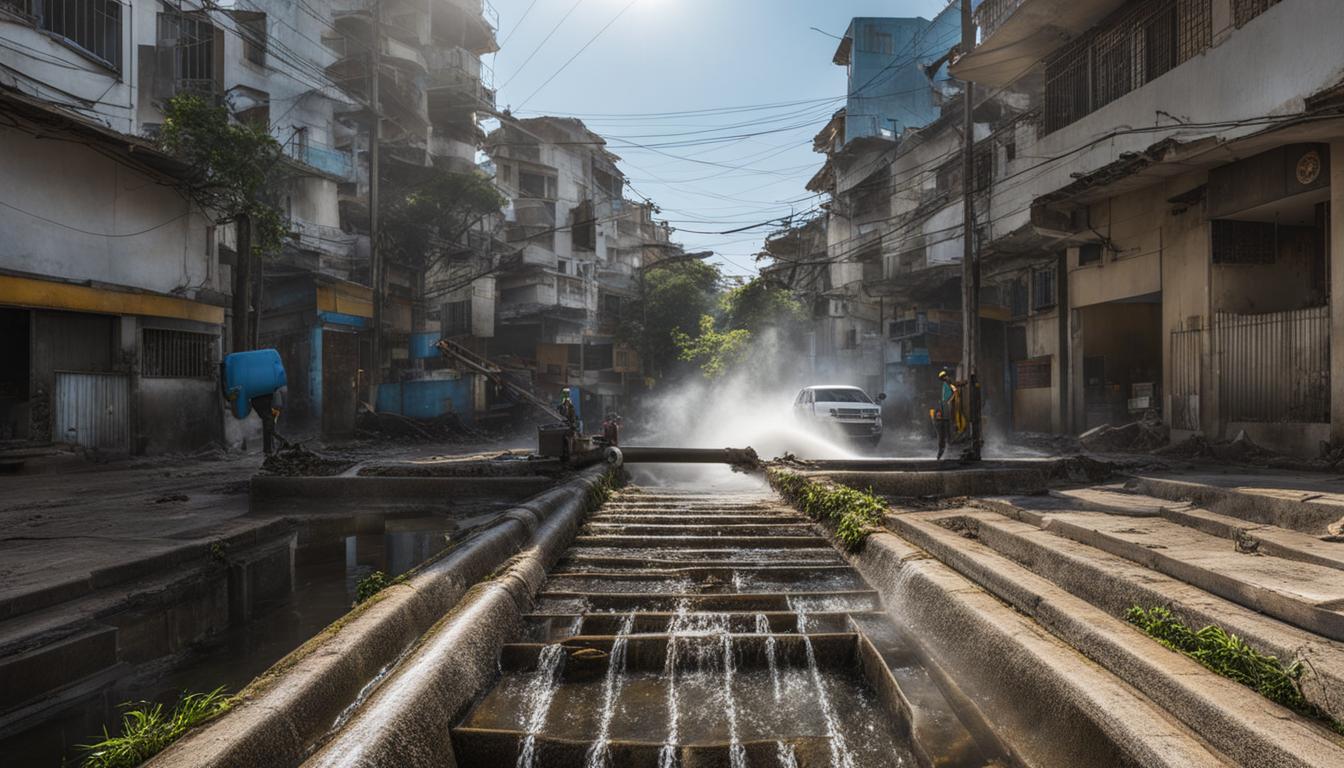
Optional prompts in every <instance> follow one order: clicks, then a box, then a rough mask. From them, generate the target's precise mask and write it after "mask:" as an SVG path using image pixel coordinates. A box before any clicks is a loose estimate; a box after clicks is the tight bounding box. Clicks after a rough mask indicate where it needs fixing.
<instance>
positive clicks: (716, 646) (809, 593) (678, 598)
mask: <svg viewBox="0 0 1344 768" xmlns="http://www.w3.org/2000/svg"><path fill="white" fill-rule="evenodd" d="M881 608H882V606H881V602H880V600H879V596H878V594H877V593H876V592H875V591H874V590H872V589H871V588H870V587H869V586H868V585H867V584H866V583H865V582H864V580H863V578H862V577H861V576H860V575H859V574H858V573H857V572H856V571H855V570H854V569H853V568H851V567H850V566H849V564H848V563H847V562H846V560H845V559H844V557H842V556H841V554H840V553H839V552H838V551H836V550H835V549H834V548H833V547H832V546H831V544H830V543H829V541H828V540H827V539H826V538H825V537H823V536H822V535H821V534H820V532H819V531H818V530H817V529H816V528H815V527H814V526H813V525H812V524H811V523H810V522H809V521H808V520H807V519H806V518H804V517H803V516H801V515H799V514H798V513H797V512H795V511H794V510H792V509H791V508H789V507H786V506H784V505H782V504H780V503H779V502H778V501H777V500H776V499H775V498H774V497H773V496H770V495H768V492H764V491H762V492H761V493H758V494H735V495H732V496H724V495H709V494H699V493H693V492H678V493H660V492H649V491H641V490H639V489H631V490H626V491H623V492H621V493H619V494H617V495H615V496H614V497H613V498H612V499H611V500H610V501H609V502H608V503H607V504H606V505H604V506H603V507H602V508H601V509H600V510H598V511H597V512H596V513H594V514H593V515H592V516H591V517H590V518H589V520H588V521H587V524H586V526H585V527H584V529H583V530H582V531H580V535H579V536H578V537H577V538H576V539H575V541H574V543H573V545H572V546H571V548H570V549H569V550H568V551H567V552H566V553H565V555H564V557H563V558H562V559H561V561H560V562H559V563H558V564H557V565H556V567H555V568H554V569H553V570H552V572H551V573H550V576H549V578H548V580H547V582H546V583H545V584H544V585H543V586H542V588H541V591H540V592H539V593H538V594H537V596H536V602H535V606H534V611H533V613H531V614H530V615H528V616H527V617H526V629H525V631H524V633H523V635H522V636H520V637H518V638H516V641H515V642H513V643H510V644H508V645H506V646H505V647H504V648H503V649H502V651H501V654H500V659H499V669H500V674H499V678H498V680H497V681H496V683H495V685H494V686H493V687H492V688H491V689H490V690H488V691H487V692H486V693H485V694H484V695H482V696H481V697H480V699H479V700H478V701H477V702H476V704H475V706H474V707H473V708H472V709H471V711H470V712H469V713H468V714H467V716H466V717H465V718H464V720H463V721H462V722H461V723H460V724H459V725H458V726H457V727H456V728H455V729H454V730H453V741H454V747H455V752H456V756H457V759H458V763H459V764H460V765H481V766H496V765H498V766H509V765H513V766H518V767H519V768H527V767H531V768H551V767H552V766H556V767H559V766H581V767H583V768H597V767H598V766H634V767H642V766H648V767H649V768H673V767H674V766H680V767H681V768H699V767H701V766H728V767H729V768H745V767H746V766H753V767H767V766H834V767H835V768H869V767H871V766H912V767H913V766H921V765H923V766H928V765H939V766H950V767H957V766H968V767H969V766H975V767H976V768H979V767H981V766H989V765H998V764H1003V765H1007V764H1008V762H1007V760H1006V759H1005V758H1004V757H1003V755H1002V753H1001V751H1000V748H999V747H998V745H997V743H996V742H995V741H994V740H993V739H992V737H990V736H989V735H988V729H987V728H986V727H985V726H984V725H983V723H980V722H979V721H978V720H976V719H974V717H973V716H972V715H970V714H967V710H966V708H960V709H959V708H956V707H954V705H953V703H952V701H950V700H949V697H948V695H947V692H946V689H945V687H944V686H940V685H939V684H938V682H937V680H936V679H935V677H934V676H933V675H931V674H930V673H929V672H928V671H927V670H926V669H925V668H924V667H923V665H922V664H921V663H920V661H919V659H918V655H917V654H916V652H915V649H914V647H913V645H912V644H911V643H910V642H909V641H908V639H907V638H906V637H905V636H904V634H903V632H902V631H901V629H900V628H899V627H897V626H896V625H895V624H893V623H892V622H891V621H890V620H889V619H888V618H887V617H886V615H885V614H882V613H880V611H881ZM954 698H955V697H954ZM959 712H961V713H962V714H963V715H964V719H963V717H962V716H959V715H958V713H959Z"/></svg>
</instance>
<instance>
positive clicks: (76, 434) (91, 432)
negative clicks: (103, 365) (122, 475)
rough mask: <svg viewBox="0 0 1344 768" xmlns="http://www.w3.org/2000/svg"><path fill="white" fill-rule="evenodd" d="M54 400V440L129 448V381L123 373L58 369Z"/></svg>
mask: <svg viewBox="0 0 1344 768" xmlns="http://www.w3.org/2000/svg"><path fill="white" fill-rule="evenodd" d="M55 404H56V408H55V417H56V424H55V430H54V434H53V435H52V438H53V439H54V440H56V441H58V442H65V443H74V444H76V445H82V446H84V447H85V448H96V449H98V450H100V451H111V452H114V453H127V452H129V451H130V447H131V429H130V382H129V380H128V378H127V377H126V375H125V374H120V373H70V372H65V371H57V372H56V403H55Z"/></svg>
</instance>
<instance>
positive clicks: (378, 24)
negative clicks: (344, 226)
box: [369, 0, 384, 403]
mask: <svg viewBox="0 0 1344 768" xmlns="http://www.w3.org/2000/svg"><path fill="white" fill-rule="evenodd" d="M382 22H383V4H382V2H381V0H375V2H374V3H373V42H372V45H370V46H369V110H370V111H371V112H372V113H373V125H372V127H371V128H370V130H369V258H370V261H371V262H372V264H371V266H372V275H371V280H370V282H371V283H373V285H371V286H370V288H372V291H373V345H372V351H373V366H372V369H371V370H370V371H369V387H370V390H371V391H370V393H369V402H371V403H377V402H378V385H379V384H381V383H382V381H383V289H384V285H383V283H384V280H383V255H382V249H381V248H379V247H378V240H379V234H380V227H379V221H378V218H379V216H378V214H379V210H378V207H379V199H378V182H379V175H380V173H379V165H380V162H379V156H380V155H382V141H383V109H382V105H381V103H380V102H379V100H378V79H379V78H378V63H379V61H378V60H379V57H380V53H381V50H382V44H383V43H382V34H383V24H382Z"/></svg>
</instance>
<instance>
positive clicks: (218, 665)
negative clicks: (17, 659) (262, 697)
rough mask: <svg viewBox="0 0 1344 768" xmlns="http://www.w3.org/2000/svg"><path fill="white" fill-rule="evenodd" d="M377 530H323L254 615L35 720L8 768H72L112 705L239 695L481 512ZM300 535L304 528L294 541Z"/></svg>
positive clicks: (107, 721) (5, 746) (112, 720)
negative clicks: (366, 581)
mask: <svg viewBox="0 0 1344 768" xmlns="http://www.w3.org/2000/svg"><path fill="white" fill-rule="evenodd" d="M381 522H382V524H383V527H384V530H383V531H382V532H379V533H373V532H370V533H355V534H349V535H335V536H332V535H321V536H319V537H317V538H311V537H310V538H309V540H308V541H307V542H305V544H304V545H303V546H300V547H299V549H298V551H297V552H296V553H295V566H294V591H293V592H292V593H291V594H290V595H289V596H288V597H286V598H284V599H281V600H277V601H273V602H271V603H269V604H265V605H262V606H260V607H259V608H258V610H257V612H256V614H254V616H253V619H252V621H250V622H249V623H247V624H245V625H243V626H240V627H232V628H230V629H229V630H227V631H225V632H224V633H222V634H220V635H217V636H216V637H214V638H212V639H210V640H209V641H206V642H204V643H201V644H198V645H197V646H196V647H195V648H194V649H193V650H192V651H190V652H188V653H187V654H183V655H180V656H177V657H170V658H168V659H160V660H156V661H153V662H149V663H146V664H142V665H139V666H138V667H136V668H134V669H131V670H130V671H129V672H128V673H127V674H125V675H124V676H122V677H121V678H119V679H117V680H116V681H114V682H112V683H111V684H110V686H108V687H107V688H105V689H104V690H102V691H100V692H98V693H96V694H93V695H90V696H89V697H87V698H86V699H84V700H81V701H78V702H75V703H72V704H71V705H70V706H67V707H65V708H63V709H62V710H60V711H59V712H56V713H53V715H52V716H51V717H50V718H48V719H46V721H45V722H43V723H42V724H40V725H37V726H35V727H33V728H30V729H27V730H24V731H20V732H17V733H14V734H10V735H7V736H5V737H3V738H0V755H4V761H3V762H4V764H5V765H15V766H29V765H31V766H59V765H62V761H65V763H66V764H69V765H72V766H73V765H78V761H79V759H80V758H81V757H82V755H83V752H82V751H81V750H79V749H78V748H77V747H78V745H80V744H87V743H89V742H92V741H97V740H98V738H97V737H99V736H100V735H101V733H102V731H103V728H104V727H106V728H107V729H108V731H109V732H117V731H119V730H120V723H121V712H120V710H119V709H118V707H117V705H118V704H120V703H122V702H127V701H142V700H148V701H154V702H161V703H163V704H164V705H165V706H171V705H172V704H173V703H174V702H176V701H177V698H178V696H179V695H180V694H181V693H182V692H183V691H209V690H213V689H214V688H217V687H219V686H221V685H222V686H224V687H225V689H226V690H228V691H230V692H236V691H238V690H240V689H241V688H243V687H244V686H245V685H247V684H248V683H249V682H251V680H252V678H254V677H256V676H257V675H258V674H260V673H262V672H264V671H265V670H266V669H267V668H269V667H270V666H271V665H272V664H274V663H275V662H276V661H279V660H280V659H281V658H283V657H284V656H285V655H286V654H288V653H289V652H290V651H292V650H294V649H295V648H297V647H299V646H300V645H302V644H303V643H304V642H306V641H307V640H308V639H309V638H311V637H312V636H313V635H315V634H317V633H318V632H320V631H321V630H322V629H324V628H325V627H326V626H327V625H328V624H330V623H331V622H332V621H335V620H336V619H337V618H339V617H340V616H341V615H343V614H344V613H346V612H347V611H349V610H350V607H351V605H352V604H353V602H354V599H355V591H356V587H357V585H358V584H359V581H360V580H361V579H363V578H365V577H366V576H368V575H369V574H370V573H372V572H374V571H375V570H381V571H383V572H384V573H386V574H388V575H389V576H399V575H401V574H403V573H405V572H406V571H408V570H410V569H411V568H414V567H415V566H416V565H419V564H420V563H422V562H424V561H425V560H426V559H428V558H429V557H431V556H433V555H435V554H437V553H438V552H440V551H442V550H443V549H444V548H445V547H446V546H447V545H448V542H449V541H450V540H451V539H452V538H453V537H455V536H456V537H461V536H463V535H465V531H467V530H468V528H467V527H465V526H470V525H474V524H477V523H479V522H480V520H479V519H478V518H468V519H466V520H455V519H450V518H447V517H441V516H440V517H420V518H403V519H389V520H386V521H381ZM303 538H304V536H303V535H302V534H301V536H300V539H301V540H302V539H303Z"/></svg>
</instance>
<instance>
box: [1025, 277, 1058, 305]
mask: <svg viewBox="0 0 1344 768" xmlns="http://www.w3.org/2000/svg"><path fill="white" fill-rule="evenodd" d="M1055 302H1056V298H1055V269H1054V267H1049V268H1047V269H1036V270H1032V273H1031V308H1032V309H1033V310H1037V309H1049V308H1050V307H1053V306H1055Z"/></svg>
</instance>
